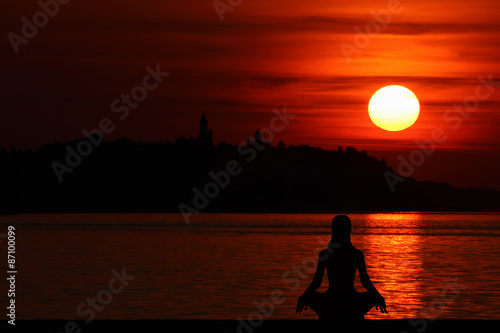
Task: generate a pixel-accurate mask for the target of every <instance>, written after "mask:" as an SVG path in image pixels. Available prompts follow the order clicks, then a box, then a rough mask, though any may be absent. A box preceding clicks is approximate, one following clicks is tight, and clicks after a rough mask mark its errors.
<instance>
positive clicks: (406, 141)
mask: <svg viewBox="0 0 500 333" xmlns="http://www.w3.org/2000/svg"><path fill="white" fill-rule="evenodd" d="M221 1H222V2H224V3H228V2H227V1H225V0H221ZM232 2H233V3H236V2H237V1H236V0H233V1H232ZM0 6H1V9H2V11H1V12H2V13H3V14H2V22H1V23H0V24H1V27H2V31H3V34H4V36H5V37H4V38H3V39H2V41H3V42H2V44H1V45H2V46H1V47H2V48H1V58H2V61H1V65H0V66H1V68H2V71H1V80H0V82H1V86H0V98H1V100H2V111H1V113H0V147H4V148H7V149H10V148H11V147H12V146H15V147H17V148H37V147H39V146H40V145H42V144H44V143H48V142H52V141H53V140H54V135H56V136H57V140H58V141H66V140H72V139H78V138H81V137H82V134H81V131H82V130H83V129H92V128H94V127H96V126H98V123H99V121H100V120H101V119H103V118H110V119H112V120H113V122H114V124H115V125H116V130H115V131H113V132H112V133H111V134H109V135H107V136H106V137H105V139H107V140H112V139H115V138H118V137H128V138H130V139H132V140H143V141H164V140H171V141H172V140H175V139H176V138H178V137H180V136H196V135H197V130H198V128H197V126H198V120H199V118H200V115H201V113H202V112H205V114H206V115H207V118H208V120H209V127H211V128H212V129H213V132H214V140H215V142H216V143H218V142H220V141H223V140H225V141H226V142H229V143H232V144H237V143H239V142H241V141H244V140H246V137H247V136H248V135H250V134H252V133H254V132H255V130H256V129H257V128H259V127H265V126H267V125H268V123H269V120H270V119H271V117H272V116H273V114H272V110H273V108H281V107H283V106H284V105H286V106H287V108H288V110H289V112H290V113H294V114H298V117H297V118H295V119H293V120H292V122H291V124H290V125H289V126H287V127H286V129H285V130H284V131H283V132H281V133H279V134H278V135H277V137H276V139H275V140H276V142H275V143H277V141H278V140H283V141H284V142H285V143H286V144H289V145H290V144H293V145H299V144H309V145H314V146H320V147H322V148H325V149H336V148H337V145H339V144H340V145H344V146H346V145H349V146H354V147H356V148H358V150H367V151H368V153H369V154H372V155H375V156H377V157H386V159H387V160H388V162H389V164H390V165H391V166H393V167H394V168H395V169H397V167H398V160H397V157H398V156H399V155H401V156H404V157H405V158H407V157H408V156H409V154H410V152H411V151H412V150H414V149H418V146H417V145H416V144H415V140H426V139H430V138H431V137H432V136H431V133H432V131H433V130H434V129H435V128H441V129H443V131H444V132H445V134H446V135H447V140H446V141H445V142H443V143H441V144H439V145H437V147H436V151H435V152H434V153H433V154H432V155H431V156H428V157H427V158H426V160H425V162H424V163H423V164H422V165H421V166H418V167H417V168H416V170H415V173H414V174H413V175H412V176H414V177H415V178H416V179H417V180H433V181H445V182H448V183H451V184H453V185H457V186H488V187H495V188H496V189H500V176H499V174H498V170H499V169H500V155H499V151H500V134H499V133H500V118H499V114H498V110H499V109H500V85H498V84H496V83H495V84H491V85H489V86H488V88H489V89H490V90H484V89H488V88H483V90H481V92H485V91H488V92H490V91H491V93H490V94H489V96H488V97H487V98H485V99H484V100H481V101H480V104H479V106H478V107H477V109H476V110H474V111H471V112H470V116H469V117H467V118H462V117H460V118H461V120H462V122H461V124H460V125H456V126H455V128H454V127H453V126H452V125H453V123H451V122H446V121H445V120H444V119H443V114H445V113H446V112H447V110H449V109H450V108H451V107H453V105H454V104H460V103H463V102H464V100H466V99H467V98H468V96H474V95H475V89H476V87H477V85H478V84H479V81H478V79H477V78H478V76H479V75H482V76H483V77H488V75H490V74H491V77H492V78H493V80H494V81H495V82H498V81H500V78H499V74H500V60H499V58H500V57H499V55H500V52H499V51H500V43H499V41H500V2H499V1H498V0H475V1H456V0H454V1H451V0H441V1H434V0H413V1H405V0H403V1H401V3H400V7H399V8H400V10H399V11H397V12H394V13H392V14H391V15H390V23H389V24H387V25H386V26H381V27H380V32H379V33H372V34H370V35H369V36H368V37H369V42H366V43H365V45H360V44H355V37H356V35H357V33H356V30H355V29H356V28H357V27H358V28H360V29H361V30H364V29H365V25H366V24H367V23H369V22H371V21H374V17H373V16H372V15H371V12H376V13H380V11H384V10H388V1H385V0H384V1H379V0H351V1H333V0H330V1H312V2H306V1H293V0H287V1H284V0H275V1H264V0H251V1H250V0H243V1H242V2H241V4H239V5H237V6H235V7H234V8H233V10H232V11H226V12H225V13H224V21H221V20H220V19H219V16H218V14H217V12H216V10H215V9H214V6H213V4H212V0H203V1H186V0H183V1H153V0H142V1H136V0H127V1H110V0H107V1H94V0H91V1H84V2H83V1H76V0H73V1H70V2H69V3H68V4H66V5H60V8H59V12H58V13H57V14H56V15H55V16H54V17H53V18H50V19H49V21H48V23H47V24H46V25H45V26H43V27H41V28H40V29H39V32H38V34H37V35H36V36H35V37H33V38H32V39H30V40H29V42H28V43H27V44H20V45H19V46H18V47H19V52H18V53H17V54H16V53H15V52H14V48H13V47H12V45H11V43H10V42H9V39H8V38H7V35H8V34H9V33H10V32H13V33H16V34H21V28H22V25H23V22H22V21H21V18H22V17H23V16H26V17H27V18H29V19H30V20H32V17H33V14H35V13H36V12H37V11H39V10H40V7H39V5H38V4H37V1H34V0H33V1H27V0H16V1H13V0H6V1H3V2H2V5H0ZM342 43H344V44H343V45H346V44H350V45H352V46H356V45H358V46H361V47H359V48H358V49H359V53H355V54H352V56H351V57H350V60H351V61H350V62H348V61H346V58H345V56H344V54H343V52H342V50H341V47H340V46H341V44H342ZM156 64H160V67H161V70H162V71H165V72H169V73H170V75H169V76H168V77H167V78H165V80H164V82H163V83H161V84H160V85H159V86H158V88H156V89H155V90H153V91H151V92H149V94H148V97H147V99H146V100H145V101H143V102H141V103H140V104H139V106H138V107H137V108H136V109H133V110H131V113H130V116H129V117H127V118H126V119H124V120H119V118H118V116H117V114H115V113H113V112H111V107H110V105H111V103H112V102H113V101H114V100H115V99H116V98H119V97H120V95H121V94H123V93H129V92H130V90H131V89H132V88H133V87H135V86H136V85H138V84H140V83H141V82H142V79H143V77H144V75H145V74H146V70H145V67H146V66H148V65H149V66H152V67H154V66H155V65H156ZM389 84H399V85H404V86H406V87H407V88H409V89H411V90H412V91H413V92H414V93H415V94H416V95H417V97H418V98H419V101H420V104H421V113H420V117H419V119H418V120H417V122H416V123H415V124H414V125H413V126H412V127H410V128H409V129H407V130H404V131H401V132H387V131H384V130H382V129H379V128H377V127H376V126H375V125H373V123H372V122H371V121H370V119H369V117H368V112H367V105H368V101H369V99H370V97H371V95H372V94H373V93H374V92H375V91H376V90H378V89H379V88H381V87H383V86H385V85H389ZM450 116H454V117H456V116H457V114H453V115H450ZM455 119H456V118H455Z"/></svg>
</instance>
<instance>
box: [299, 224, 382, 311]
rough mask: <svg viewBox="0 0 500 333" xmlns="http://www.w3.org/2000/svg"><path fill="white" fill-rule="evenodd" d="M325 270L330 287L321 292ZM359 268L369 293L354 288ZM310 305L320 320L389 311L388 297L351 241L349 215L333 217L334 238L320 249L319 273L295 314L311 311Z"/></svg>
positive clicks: (301, 299)
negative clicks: (386, 301) (386, 299)
mask: <svg viewBox="0 0 500 333" xmlns="http://www.w3.org/2000/svg"><path fill="white" fill-rule="evenodd" d="M325 269H326V271H327V272H328V284H329V286H328V290H327V291H326V292H325V293H320V292H317V291H316V289H318V287H319V286H320V285H321V282H322V281H323V274H324V272H325ZM356 269H357V270H358V272H359V277H360V280H361V284H362V285H363V287H364V288H366V290H367V292H363V293H358V292H357V291H356V289H355V288H354V278H355V276H356ZM308 306H309V307H310V308H311V309H313V310H314V311H315V312H316V313H317V314H318V315H319V320H340V319H341V320H360V319H364V315H365V314H366V313H367V312H368V311H369V310H370V309H371V308H372V307H374V306H375V308H376V309H377V310H379V311H380V312H382V313H387V309H386V305H385V300H384V297H382V295H380V293H379V292H378V291H377V289H375V287H374V286H373V284H372V282H371V281H370V277H369V276H368V273H367V272H366V266H365V258H364V254H363V252H362V251H361V250H358V249H356V248H355V247H354V246H353V245H352V243H351V220H350V219H349V217H347V216H346V215H337V216H335V217H334V218H333V220H332V240H331V242H330V243H329V244H328V247H327V248H326V249H325V250H323V251H321V252H320V254H319V258H318V267H317V269H316V274H315V275H314V278H313V280H312V282H311V284H310V285H309V287H308V288H307V289H306V291H304V294H303V295H302V296H300V297H299V300H298V302H297V310H296V311H295V313H301V312H302V310H307V307H308Z"/></svg>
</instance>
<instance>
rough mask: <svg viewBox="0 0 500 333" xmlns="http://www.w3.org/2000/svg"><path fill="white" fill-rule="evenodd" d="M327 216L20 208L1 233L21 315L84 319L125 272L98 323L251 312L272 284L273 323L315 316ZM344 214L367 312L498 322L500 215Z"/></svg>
mask: <svg viewBox="0 0 500 333" xmlns="http://www.w3.org/2000/svg"><path fill="white" fill-rule="evenodd" d="M333 216H334V215H332V214H202V215H199V216H196V217H195V218H193V221H192V223H191V224H189V225H186V224H185V223H184V222H183V219H182V217H181V216H180V215H178V214H128V215H125V214H121V215H120V214H117V215H115V214H67V215H16V216H2V217H0V228H2V229H0V233H2V232H6V226H7V225H14V226H16V232H17V253H16V259H17V268H18V276H17V279H18V281H17V292H16V302H17V304H18V312H17V315H18V318H24V319H35V318H63V319H86V318H87V317H86V315H83V316H82V315H79V314H77V312H76V309H77V307H78V305H79V304H80V303H82V302H85V300H86V299H87V297H96V295H97V294H98V293H99V292H100V291H101V290H103V288H107V286H108V283H109V281H110V279H111V278H112V277H113V275H112V273H111V270H113V269H116V270H117V271H121V269H122V267H125V269H126V272H127V273H128V274H130V275H134V276H135V278H134V279H133V280H130V282H129V284H128V285H127V286H125V288H124V289H123V291H122V292H120V293H117V294H114V295H113V296H112V297H113V298H112V299H111V301H110V302H109V304H106V305H105V306H103V308H102V309H101V311H100V312H99V311H95V313H96V318H97V319H108V318H109V319H152V318H158V319H160V318H163V319H236V318H237V317H239V316H241V317H242V318H247V317H248V315H249V314H250V313H252V312H254V311H256V310H257V306H258V304H266V306H267V305H268V304H269V302H270V300H271V299H272V298H271V292H272V291H275V293H282V294H283V296H282V298H281V302H279V303H281V304H274V309H273V310H272V315H270V316H269V318H270V319H300V318H307V319H313V318H316V315H315V314H314V313H313V312H312V311H311V310H308V311H306V312H305V313H302V314H300V315H295V314H294V311H295V304H296V300H297V297H298V296H300V295H301V293H302V292H303V291H304V289H305V288H306V287H307V286H308V284H309V283H310V281H311V278H312V275H313V273H314V270H315V260H316V258H315V252H316V253H317V249H320V248H323V247H324V246H325V245H326V244H327V243H328V241H329V237H330V221H331V218H332V217H333ZM349 216H350V217H351V220H352V222H353V232H352V242H353V244H354V246H355V247H357V248H359V249H361V250H362V251H363V252H364V253H365V259H366V262H367V269H368V273H369V275H370V277H371V280H372V282H373V283H374V285H375V286H376V288H377V289H378V290H379V291H380V293H382V294H383V295H384V296H385V299H386V302H387V305H388V311H389V313H388V314H380V313H377V312H375V310H372V311H370V312H369V314H368V315H367V316H366V318H371V319H374V318H388V319H389V318H392V319H396V318H408V317H423V318H425V317H427V318H436V317H437V318H471V319H472V318H474V319H500V310H499V309H500V259H499V257H498V253H499V252H500V238H499V236H500V214H486V213H473V214H448V213H442V214H436V213H403V214H394V213H392V214H380V213H377V214H350V215H349ZM4 244H5V243H4V242H2V244H0V247H1V248H2V251H6V249H5V246H4ZM323 283H324V286H323V287H322V288H321V289H322V290H325V289H326V287H327V283H328V282H327V278H326V276H325V279H324V281H323ZM453 284H455V285H456V286H458V287H457V288H455V289H454V290H455V292H453V291H452V290H451V289H452V288H450V285H453ZM2 288H3V286H2ZM356 289H358V291H364V289H363V287H362V286H361V284H360V283H359V278H358V277H357V278H356ZM103 295H104V294H102V293H101V296H102V297H104V296H103ZM268 309H269V308H268Z"/></svg>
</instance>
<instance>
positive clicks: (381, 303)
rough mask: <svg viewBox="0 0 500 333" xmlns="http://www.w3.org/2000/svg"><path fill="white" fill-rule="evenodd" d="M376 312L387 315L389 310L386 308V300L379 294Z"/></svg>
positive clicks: (376, 300) (376, 301)
mask: <svg viewBox="0 0 500 333" xmlns="http://www.w3.org/2000/svg"><path fill="white" fill-rule="evenodd" d="M375 310H378V311H380V312H382V313H387V309H386V306H385V298H384V297H382V295H380V294H378V295H377V296H376V298H375Z"/></svg>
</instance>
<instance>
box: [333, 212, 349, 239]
mask: <svg viewBox="0 0 500 333" xmlns="http://www.w3.org/2000/svg"><path fill="white" fill-rule="evenodd" d="M351 228H352V227H351V219H349V217H348V216H347V215H337V216H335V217H334V218H333V220H332V240H333V241H335V242H338V243H343V242H345V241H350V240H351Z"/></svg>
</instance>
